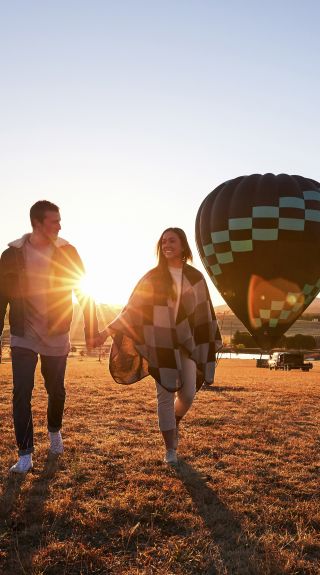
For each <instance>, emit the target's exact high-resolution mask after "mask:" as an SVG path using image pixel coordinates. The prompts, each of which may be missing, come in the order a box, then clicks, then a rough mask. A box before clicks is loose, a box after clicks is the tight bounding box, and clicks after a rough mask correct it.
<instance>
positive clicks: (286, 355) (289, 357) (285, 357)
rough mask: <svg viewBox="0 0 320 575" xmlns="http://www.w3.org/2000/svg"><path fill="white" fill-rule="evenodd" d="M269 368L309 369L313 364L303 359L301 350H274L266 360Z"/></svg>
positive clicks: (287, 369) (286, 369)
mask: <svg viewBox="0 0 320 575" xmlns="http://www.w3.org/2000/svg"><path fill="white" fill-rule="evenodd" d="M268 364H269V369H284V370H285V371H290V370H291V369H302V371H309V369H312V368H313V364H312V363H311V362H310V361H309V362H305V361H304V354H303V353H301V352H296V353H293V352H286V351H284V352H282V351H275V352H274V353H273V354H272V356H271V357H270V359H269V360H268Z"/></svg>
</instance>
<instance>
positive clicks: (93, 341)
mask: <svg viewBox="0 0 320 575" xmlns="http://www.w3.org/2000/svg"><path fill="white" fill-rule="evenodd" d="M109 335H111V332H110V331H109V330H108V328H106V329H104V330H103V331H101V332H100V333H99V334H98V335H97V336H95V337H91V338H89V339H87V342H86V343H87V348H88V351H90V350H92V349H94V348H95V347H100V346H101V345H103V344H104V342H105V341H106V339H107V338H108V337H109Z"/></svg>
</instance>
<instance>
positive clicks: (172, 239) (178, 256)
mask: <svg viewBox="0 0 320 575" xmlns="http://www.w3.org/2000/svg"><path fill="white" fill-rule="evenodd" d="M161 249H162V253H163V255H164V257H165V258H166V260H167V262H168V265H172V264H174V263H178V262H179V263H180V264H181V263H182V252H183V248H182V243H181V240H180V238H179V236H178V234H176V233H175V232H171V231H169V232H165V233H164V234H163V236H162V241H161Z"/></svg>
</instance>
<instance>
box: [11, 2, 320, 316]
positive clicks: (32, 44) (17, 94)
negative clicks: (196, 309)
mask: <svg viewBox="0 0 320 575" xmlns="http://www.w3.org/2000/svg"><path fill="white" fill-rule="evenodd" d="M319 19H320V3H319V2H318V1H317V0H304V1H303V2H302V1H301V0H299V1H296V0H277V1H275V0H268V1H266V0H261V1H259V2H258V1H257V0H241V1H239V0H223V1H222V0H211V1H209V0H195V1H191V0H170V1H168V0H161V1H160V0H159V1H153V0H148V1H145V0H132V1H129V0H125V1H122V0H117V1H115V0H113V1H111V0H110V1H109V0H38V1H36V0H27V1H26V0H10V2H8V1H7V0H0V198H1V203H0V218H1V219H0V251H3V250H4V249H5V248H6V245H7V243H8V242H9V241H11V240H14V239H16V238H18V237H20V236H21V235H22V234H24V233H26V232H28V231H30V230H31V228H30V222H29V209H30V207H31V205H32V204H33V203H34V202H36V201H37V200H39V199H48V200H50V201H52V202H54V203H55V204H57V205H58V206H59V207H60V211H61V217H62V222H61V223H62V230H61V234H60V235H61V237H63V238H65V239H67V240H68V241H70V242H71V243H73V244H74V245H75V246H76V247H77V249H78V251H79V253H80V255H81V257H82V259H83V261H84V263H85V266H86V269H87V278H88V285H89V286H90V288H91V291H92V293H93V295H94V297H95V298H96V299H97V301H100V302H104V303H109V304H120V305H123V304H124V303H125V302H126V300H127V299H128V297H129V295H130V293H131V291H132V289H133V287H134V285H135V284H136V282H137V281H138V279H139V278H140V277H141V276H142V275H143V274H144V273H145V272H146V271H147V270H148V269H150V268H151V267H153V266H154V265H155V264H156V257H155V245H156V242H157V240H158V239H159V237H160V235H161V233H162V231H163V230H164V229H165V228H167V227H168V226H177V227H181V228H183V229H184V230H185V232H186V233H187V236H188V239H189V241H190V245H191V248H192V251H193V253H194V256H195V257H194V265H195V267H197V268H198V269H200V270H201V271H203V272H204V274H205V276H206V278H207V281H208V284H209V286H210V291H211V295H212V299H213V303H214V304H215V305H219V304H222V303H224V302H223V300H222V298H221V296H220V295H219V294H218V292H217V291H216V290H215V288H214V286H213V284H212V283H211V281H210V279H209V277H208V276H207V275H206V272H205V270H204V267H203V265H202V263H201V261H200V258H199V256H198V254H197V248H196V244H195V237H194V224H195V218H196V214H197V211H198V208H199V206H200V204H201V203H202V201H203V199H204V198H205V197H206V196H207V195H208V194H209V193H210V191H211V190H213V189H214V188H215V187H216V186H218V185H219V184H221V183H222V182H223V181H225V180H229V179H231V178H234V177H237V176H240V175H245V174H250V173H266V172H273V173H281V172H285V173H289V174H300V175H302V176H305V177H309V178H313V179H315V180H320V166H319V141H318V138H319V133H320V119H319V92H320V70H319V67H320V66H319V61H320V59H319V54H320V35H319Z"/></svg>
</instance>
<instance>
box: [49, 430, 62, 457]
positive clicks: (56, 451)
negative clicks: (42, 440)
mask: <svg viewBox="0 0 320 575" xmlns="http://www.w3.org/2000/svg"><path fill="white" fill-rule="evenodd" d="M49 438H50V452H51V453H52V454H53V455H61V453H63V441H62V437H61V433H60V431H49Z"/></svg>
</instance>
